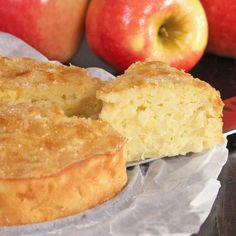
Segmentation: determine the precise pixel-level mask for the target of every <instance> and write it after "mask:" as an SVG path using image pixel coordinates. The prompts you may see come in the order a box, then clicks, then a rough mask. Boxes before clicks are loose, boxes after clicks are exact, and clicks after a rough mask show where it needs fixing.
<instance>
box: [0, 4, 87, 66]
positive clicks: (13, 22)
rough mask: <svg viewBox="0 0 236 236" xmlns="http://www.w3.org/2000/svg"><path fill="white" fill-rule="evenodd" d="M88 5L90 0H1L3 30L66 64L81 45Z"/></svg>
mask: <svg viewBox="0 0 236 236" xmlns="http://www.w3.org/2000/svg"><path fill="white" fill-rule="evenodd" d="M87 5H88V0H67V1H62V0H17V1H16V0H14V1H12V0H0V31H4V32H7V33H11V34H13V35H15V36H17V37H19V38H21V39H23V40H24V41H26V42H27V43H28V44H30V45H31V46H33V47H34V48H36V49H37V50H39V51H40V52H41V53H43V54H44V55H45V56H47V57H48V58H49V59H53V60H59V61H62V62H64V61H66V60H68V59H69V58H70V57H71V56H72V55H73V54H74V53H75V52H76V50H77V48H78V46H79V44H80V40H81V36H82V32H83V26H84V18H85V15H86V10H87Z"/></svg>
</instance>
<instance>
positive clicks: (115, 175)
mask: <svg viewBox="0 0 236 236" xmlns="http://www.w3.org/2000/svg"><path fill="white" fill-rule="evenodd" d="M125 142H126V140H125V139H124V138H123V137H122V136H121V135H120V134H118V133H117V132H116V131H115V130H114V129H113V128H112V127H111V126H110V125H109V124H107V123H106V122H103V121H99V120H97V121H96V120H91V119H85V118H77V117H66V116H65V115H64V114H63V111H62V110H61V109H59V108H58V107H56V106H55V105H50V104H49V103H42V104H41V103H40V104H39V105H38V103H34V104H30V103H24V104H20V103H19V104H17V105H14V104H11V103H7V102H5V103H2V104H0V225H1V226H3V225H18V224H28V223H36V222H42V221H46V220H51V219H56V218H60V217H64V216H68V215H72V214H76V213H78V212H81V211H83V210H86V209H88V208H91V207H94V206H96V205H97V204H99V203H102V202H104V201H106V200H108V199H110V198H112V197H113V196H115V195H116V194H117V193H119V192H120V191H121V190H122V188H123V187H124V185H125V184H126V181H127V175H126V167H125V157H124V155H123V147H124V144H125Z"/></svg>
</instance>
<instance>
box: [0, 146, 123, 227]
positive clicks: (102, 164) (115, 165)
mask: <svg viewBox="0 0 236 236" xmlns="http://www.w3.org/2000/svg"><path fill="white" fill-rule="evenodd" d="M122 151H123V150H122V149H121V150H119V151H117V152H116V153H114V154H113V155H108V154H106V155H105V154H104V155H99V156H93V157H90V158H87V159H85V160H83V161H80V162H76V163H74V164H72V165H70V166H68V167H67V168H65V169H63V170H62V171H60V172H59V173H57V174H55V175H51V176H47V177H41V178H26V179H11V180H3V179H1V180H0V190H1V191H0V209H1V210H0V225H1V226H4V225H5V226H6V225H19V224H29V223H37V222H42V221H47V220H52V219H56V218H61V217H65V216H68V215H72V214H76V213H79V212H81V211H83V210H86V209H88V208H91V207H94V206H96V205H97V204H100V203H102V202H104V201H106V200H108V199H110V198H112V197H113V196H115V195H116V194H117V193H119V192H120V191H121V190H122V188H123V187H124V185H125V184H126V181H127V176H126V169H125V168H124V166H125V159H124V156H123V152H122Z"/></svg>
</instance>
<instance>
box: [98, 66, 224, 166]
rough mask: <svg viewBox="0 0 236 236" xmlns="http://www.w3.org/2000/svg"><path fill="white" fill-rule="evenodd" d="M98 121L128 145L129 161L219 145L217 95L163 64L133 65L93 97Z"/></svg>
mask: <svg viewBox="0 0 236 236" xmlns="http://www.w3.org/2000/svg"><path fill="white" fill-rule="evenodd" d="M97 98H98V99H101V100H102V103H103V105H102V110H101V113H100V115H99V118H100V119H101V120H103V121H107V122H108V123H110V124H111V125H112V126H113V127H114V128H115V129H116V130H117V131H118V132H120V133H121V134H122V135H124V136H125V137H126V138H127V139H128V142H127V145H126V152H127V161H128V162H132V161H136V160H141V159H145V158H150V157H165V156H175V155H179V154H186V153H189V152H201V151H203V150H205V149H208V148H211V147H213V146H214V145H216V144H218V143H221V142H222V141H223V135H222V118H221V116H222V108H223V103H222V100H221V98H220V94H219V92H218V91H216V90H215V89H214V88H212V87H211V86H210V85H209V84H208V83H206V82H204V81H201V80H199V79H195V78H193V77H192V76H191V75H190V74H187V73H185V72H184V71H181V70H177V69H175V68H173V67H170V66H168V65H166V64H164V63H161V62H151V61H146V62H143V63H141V62H137V63H135V64H133V65H131V66H130V67H129V68H128V69H127V70H126V71H125V73H124V74H123V75H121V76H118V77H117V78H116V79H115V80H113V81H111V82H109V83H107V84H106V85H105V86H103V87H101V89H99V90H98V91H97Z"/></svg>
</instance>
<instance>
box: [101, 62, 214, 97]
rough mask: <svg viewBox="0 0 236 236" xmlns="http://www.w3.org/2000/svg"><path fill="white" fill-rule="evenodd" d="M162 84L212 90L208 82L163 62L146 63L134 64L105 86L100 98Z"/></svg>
mask: <svg viewBox="0 0 236 236" xmlns="http://www.w3.org/2000/svg"><path fill="white" fill-rule="evenodd" d="M161 83H185V84H194V85H195V86H198V87H205V88H206V89H211V88H212V87H211V86H210V85H209V84H207V83H206V82H204V81H201V80H199V79H195V78H193V77H192V76H191V75H190V74H188V73H185V72H184V71H182V70H178V69H176V68H173V67H171V66H168V65H167V64H165V63H163V62H158V61H146V62H136V63H134V64H132V65H131V66H130V67H129V68H128V69H127V70H126V71H125V73H124V74H123V75H121V76H118V77H117V79H116V80H113V81H110V82H109V83H107V84H106V85H105V86H103V87H102V88H101V89H100V90H99V91H98V97H99V96H102V95H103V94H108V93H113V92H119V91H123V90H126V89H130V88H137V87H138V88H145V87H152V86H155V87H157V86H159V85H160V84H161Z"/></svg>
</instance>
